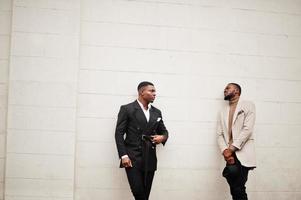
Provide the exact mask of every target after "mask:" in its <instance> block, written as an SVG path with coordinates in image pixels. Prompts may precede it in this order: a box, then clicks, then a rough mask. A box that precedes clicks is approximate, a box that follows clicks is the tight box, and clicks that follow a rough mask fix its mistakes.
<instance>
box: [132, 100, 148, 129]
mask: <svg viewBox="0 0 301 200" xmlns="http://www.w3.org/2000/svg"><path fill="white" fill-rule="evenodd" d="M134 107H135V118H136V120H137V121H138V122H139V124H141V125H142V127H141V128H142V129H145V128H146V125H147V120H146V117H145V115H144V113H143V110H142V109H141V107H140V105H139V103H138V102H137V100H136V101H135V106H134Z"/></svg>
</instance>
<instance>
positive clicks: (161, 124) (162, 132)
mask: <svg viewBox="0 0 301 200" xmlns="http://www.w3.org/2000/svg"><path fill="white" fill-rule="evenodd" d="M160 117H161V120H160V121H159V124H158V127H157V130H156V132H157V134H158V135H164V136H165V140H164V142H162V144H163V145H165V143H166V141H167V139H168V131H167V129H166V127H165V124H164V122H163V119H162V114H161V112H160Z"/></svg>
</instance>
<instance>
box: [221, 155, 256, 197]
mask: <svg viewBox="0 0 301 200" xmlns="http://www.w3.org/2000/svg"><path fill="white" fill-rule="evenodd" d="M250 169H253V168H250V167H244V166H242V165H241V163H240V162H239V160H238V159H237V157H236V156H235V164H233V165H229V164H227V165H226V167H225V168H224V170H223V176H224V177H225V178H226V179H227V182H228V184H229V186H230V192H231V195H232V199H233V200H247V199H248V196H247V193H246V186H245V184H246V182H247V180H248V173H249V170H250Z"/></svg>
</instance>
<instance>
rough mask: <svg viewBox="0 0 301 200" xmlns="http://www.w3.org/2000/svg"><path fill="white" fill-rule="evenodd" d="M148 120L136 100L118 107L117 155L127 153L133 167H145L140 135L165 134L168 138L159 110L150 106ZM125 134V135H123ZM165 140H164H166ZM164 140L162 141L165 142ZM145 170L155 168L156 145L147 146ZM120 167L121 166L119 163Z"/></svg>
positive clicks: (120, 155)
mask: <svg viewBox="0 0 301 200" xmlns="http://www.w3.org/2000/svg"><path fill="white" fill-rule="evenodd" d="M149 112H150V118H149V122H147V120H146V117H145V115H144V113H143V111H142V109H141V107H140V105H139V103H138V102H137V100H136V101H134V102H132V103H130V104H127V105H123V106H121V107H120V110H119V113H118V120H117V125H116V130H115V140H116V145H117V150H118V154H119V157H120V158H121V157H122V156H123V155H128V156H129V158H130V159H131V161H132V165H133V167H136V168H139V169H142V170H143V169H146V168H145V156H144V154H145V151H144V150H143V148H144V147H145V146H143V145H144V143H143V140H142V135H147V136H151V135H156V134H157V135H165V136H166V140H167V138H168V131H167V129H166V127H165V125H164V123H163V120H162V114H161V111H160V110H159V109H157V108H155V107H154V106H151V108H150V110H149ZM124 136H125V137H124ZM166 140H165V142H166ZM165 142H164V143H165ZM148 152H149V153H148V156H147V170H148V171H154V170H156V169H157V156H156V146H155V145H154V146H150V147H149V148H148ZM120 167H122V165H121V163H120Z"/></svg>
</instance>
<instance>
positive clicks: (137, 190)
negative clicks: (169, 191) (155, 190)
mask: <svg viewBox="0 0 301 200" xmlns="http://www.w3.org/2000/svg"><path fill="white" fill-rule="evenodd" d="M125 171H126V175H127V178H128V181H129V184H130V187H131V191H132V193H133V195H134V197H135V200H148V197H149V194H150V191H151V188H152V183H153V178H154V174H155V171H148V172H144V171H142V170H141V169H137V168H135V167H131V168H125Z"/></svg>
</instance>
